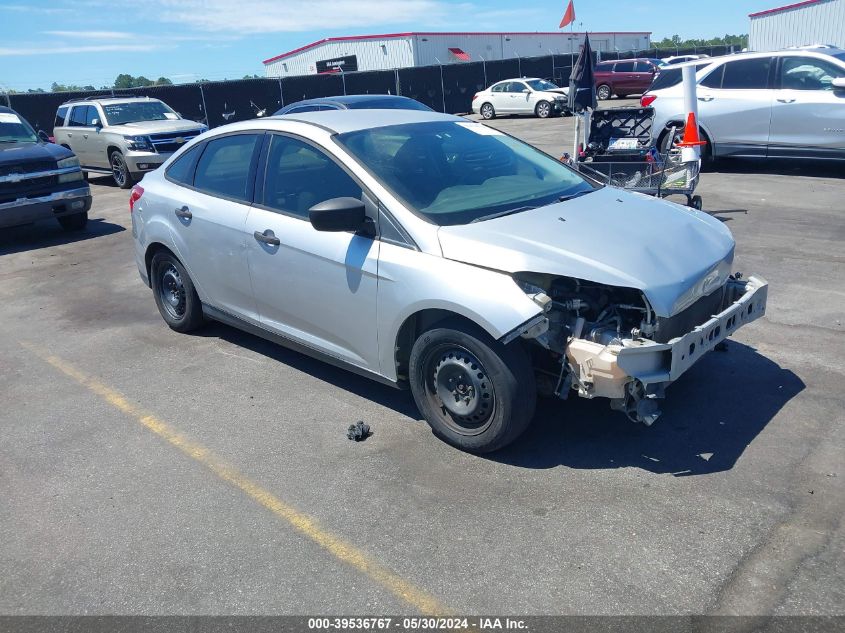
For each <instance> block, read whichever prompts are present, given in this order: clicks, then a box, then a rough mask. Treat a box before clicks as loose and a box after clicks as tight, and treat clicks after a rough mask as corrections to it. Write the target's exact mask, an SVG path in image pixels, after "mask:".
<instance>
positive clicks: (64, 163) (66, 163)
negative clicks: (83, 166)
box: [56, 156, 79, 169]
mask: <svg viewBox="0 0 845 633" xmlns="http://www.w3.org/2000/svg"><path fill="white" fill-rule="evenodd" d="M56 167H58V168H59V169H67V168H68V167H79V159H78V158H77V157H76V156H70V157H68V158H63V159H61V160H60V161H59V162H58V163H56Z"/></svg>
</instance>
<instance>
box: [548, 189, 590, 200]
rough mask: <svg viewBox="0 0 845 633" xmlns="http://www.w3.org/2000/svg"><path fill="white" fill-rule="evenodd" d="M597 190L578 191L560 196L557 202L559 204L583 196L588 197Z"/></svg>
mask: <svg viewBox="0 0 845 633" xmlns="http://www.w3.org/2000/svg"><path fill="white" fill-rule="evenodd" d="M594 191H596V189H585V190H583V191H576V192H575V193H570V194H569V195H566V196H560V197H559V198H558V199H557V201H558V202H566V201H567V200H572V199H573V198H580V197H581V196H586V195H587V194H588V193H593V192H594Z"/></svg>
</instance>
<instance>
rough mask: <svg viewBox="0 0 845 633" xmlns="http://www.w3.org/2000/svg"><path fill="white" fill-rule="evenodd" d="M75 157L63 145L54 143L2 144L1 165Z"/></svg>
mask: <svg viewBox="0 0 845 633" xmlns="http://www.w3.org/2000/svg"><path fill="white" fill-rule="evenodd" d="M69 156H73V153H72V152H71V151H70V150H69V149H66V148H64V147H62V146H61V145H53V144H52V143H0V165H16V166H17V165H20V166H21V167H23V166H25V165H26V163H35V162H38V163H43V162H44V161H47V160H51V161H59V160H61V159H63V158H68V157H69Z"/></svg>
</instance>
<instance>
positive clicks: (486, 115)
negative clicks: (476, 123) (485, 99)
mask: <svg viewBox="0 0 845 633" xmlns="http://www.w3.org/2000/svg"><path fill="white" fill-rule="evenodd" d="M480 112H481V118H482V119H486V120H488V121H489V120H490V119H495V118H496V109H495V108H494V107H493V104H492V103H482V104H481V110H480Z"/></svg>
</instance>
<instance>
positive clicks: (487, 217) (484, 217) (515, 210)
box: [470, 207, 537, 224]
mask: <svg viewBox="0 0 845 633" xmlns="http://www.w3.org/2000/svg"><path fill="white" fill-rule="evenodd" d="M536 208H537V207H514V208H513V209H508V210H507V211H498V212H496V213H490V214H488V215H482V216H481V217H478V218H475V219H474V220H472V221H470V224H475V223H476V222H484V220H492V219H494V218H501V217H504V216H506V215H512V214H514V213H519V212H521V211H531V210H532V209H536Z"/></svg>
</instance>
